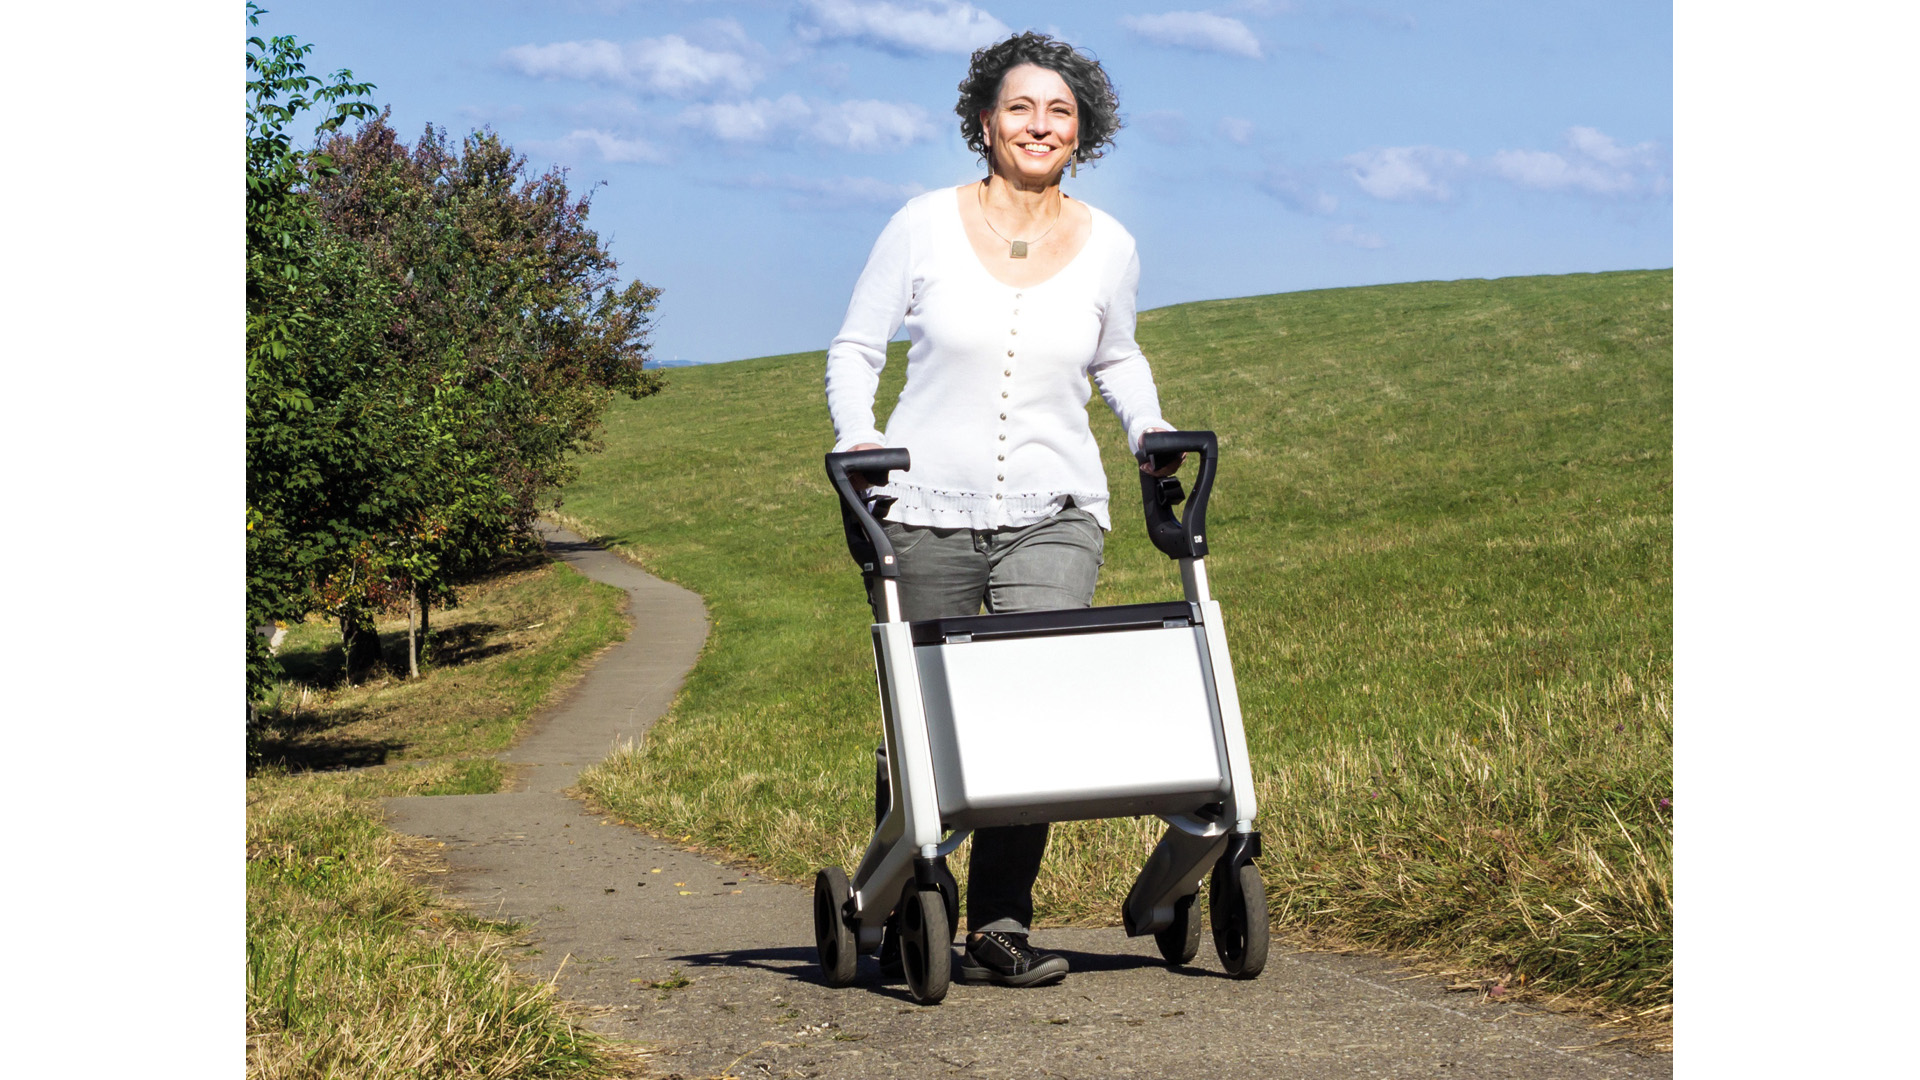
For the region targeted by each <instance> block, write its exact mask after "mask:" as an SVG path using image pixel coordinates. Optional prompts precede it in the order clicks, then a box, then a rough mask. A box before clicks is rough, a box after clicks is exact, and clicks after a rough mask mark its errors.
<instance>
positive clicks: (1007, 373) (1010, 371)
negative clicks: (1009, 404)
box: [1000, 368, 1013, 379]
mask: <svg viewBox="0 0 1920 1080" xmlns="http://www.w3.org/2000/svg"><path fill="white" fill-rule="evenodd" d="M1000 374H1002V375H1005V376H1006V377H1007V378H1009V379H1011V378H1013V369H1012V368H1008V369H1007V370H1005V371H1003V372H1001V373H1000Z"/></svg>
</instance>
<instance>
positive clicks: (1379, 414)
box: [566, 271, 1672, 1009]
mask: <svg viewBox="0 0 1920 1080" xmlns="http://www.w3.org/2000/svg"><path fill="white" fill-rule="evenodd" d="M1671 298H1672V274H1671V272H1670V271H1650V272H1628V273H1612V274H1598V275H1569V276H1561V277H1540V278H1514V279H1503V280H1497V281H1461V282H1442V283H1420V284H1410V285H1393V286H1380V287H1373V288H1364V289H1340V290H1327V291H1319V292H1308V293H1294V294H1287V295H1280V296H1265V297H1250V298H1245V299H1237V300H1223V301H1214V302H1207V303H1198V304H1186V305H1181V306H1178V307H1172V308H1164V309H1160V310H1156V311H1150V312H1146V313H1143V314H1142V316H1141V319H1140V340H1141V344H1142V345H1143V347H1144V348H1145V349H1146V352H1147V355H1148V356H1149V357H1150V358H1151V359H1152V361H1153V363H1154V369H1155V373H1156V376H1157V378H1158V381H1159V384H1160V388H1161V395H1162V402H1163V405H1164V411H1165V413H1166V415H1167V416H1168V417H1169V418H1171V419H1172V420H1173V421H1174V422H1175V423H1178V424H1180V425H1182V426H1184V427H1190V428H1212V429H1213V430H1215V431H1217V432H1218V433H1219V435H1220V442H1221V452H1222V460H1221V465H1220V475H1219V480H1218V483H1217V486H1216V488H1215V492H1214V496H1213V500H1212V504H1211V506H1210V510H1209V520H1208V532H1209V538H1208V539H1209V545H1210V547H1211V548H1212V551H1213V552H1214V554H1213V556H1212V558H1211V559H1210V566H1211V568H1212V579H1213V585H1214V590H1215V595H1216V596H1217V598H1218V599H1219V600H1220V602H1221V604H1222V605H1223V608H1224V610H1225V613H1226V618H1227V620H1228V623H1227V631H1228V635H1229V638H1230V640H1231V642H1232V645H1233V655H1234V661H1235V667H1236V671H1237V673H1238V676H1239V683H1240V693H1241V702H1242V706H1243V709H1244V711H1245V715H1246V718H1247V732H1248V740H1249V745H1250V749H1251V752H1252V754H1253V757H1254V763H1255V767H1254V775H1255V777H1256V782H1257V784H1258V786H1259V797H1260V809H1261V815H1260V817H1261V821H1260V823H1261V827H1262V829H1263V831H1264V832H1265V834H1266V837H1267V844H1266V855H1265V857H1264V859H1263V860H1262V869H1263V872H1264V874H1265V876H1266V879H1267V882H1268V886H1269V889H1270V891H1271V894H1272V895H1271V901H1272V907H1273V910H1274V912H1275V917H1276V920H1277V922H1278V923H1279V924H1280V925H1283V926H1287V927H1293V928H1297V929H1301V930H1311V931H1319V932H1325V933H1328V934H1330V935H1332V936H1333V937H1335V938H1337V939H1338V940H1342V941H1346V942H1352V943H1357V944H1362V945H1367V946H1374V947H1383V948H1392V949H1399V950H1411V951H1415V952H1418V953H1422V954H1425V955H1428V956H1431V957H1433V958H1435V959H1438V960H1440V961H1442V962H1445V963H1450V964H1460V965H1476V966H1492V967H1498V968H1504V969H1506V970H1509V971H1515V972H1519V973H1522V974H1524V975H1526V976H1527V978H1528V979H1529V980H1531V981H1532V982H1533V983H1534V984H1535V985H1538V986H1542V987H1546V988H1552V989H1557V990H1568V989H1571V990H1576V991H1578V992H1580V993H1581V994H1583V995H1585V996H1588V997H1591V998H1598V999H1600V1000H1603V1001H1608V1002H1612V1003H1614V1004H1616V1005H1619V1006H1625V1007H1632V1008H1635V1009H1644V1008H1647V1007H1655V1006H1659V1005H1662V1004H1664V1003H1669V1002H1670V1001H1671V993H1672V917H1671V911H1672V903H1671V879H1672V875H1671V861H1672V860H1671V826H1670V816H1669V815H1670V804H1667V805H1663V804H1662V802H1661V800H1663V799H1670V797H1671V795H1672V787H1671V773H1672V770H1671V759H1672V753H1671V730H1672V726H1671V721H1670V713H1669V702H1670V699H1671V686H1672V645H1671V640H1672V610H1671V603H1670V594H1671V588H1672V555H1671V534H1672V489H1671V482H1670V476H1671V468H1672V452H1671V430H1672V394H1671V382H1672V304H1671ZM892 355H893V362H892V363H891V364H890V365H889V367H888V371H887V373H886V376H885V378H884V379H883V381H882V388H881V392H880V395H879V401H878V403H877V404H878V411H880V412H881V413H882V414H883V415H884V413H885V411H886V410H887V408H889V407H890V406H891V404H892V402H893V400H894V398H895V396H896V395H897V392H898V389H899V387H900V385H901V381H902V377H903V368H904V347H903V346H900V345H895V346H894V347H893V350H892ZM821 362H822V359H821V354H818V353H811V354H801V355H793V356H782V357H768V358H765V359H760V360H751V361H743V362H739V363H734V364H727V365H724V366H718V367H710V368H692V369H686V370H684V371H680V372H676V373H675V376H674V382H673V385H672V386H671V388H670V389H669V390H668V391H667V392H666V393H665V394H662V395H660V396H659V397H657V398H650V399H648V400H646V401H642V402H638V403H633V404H623V405H622V406H620V407H618V408H616V410H615V411H614V412H613V414H612V416H611V417H610V419H609V423H608V431H607V439H606V443H607V450H606V452H605V453H604V454H602V455H600V456H598V457H594V458H590V459H587V460H585V461H583V462H582V474H581V478H580V480H579V482H578V483H577V484H575V485H574V486H573V487H572V488H571V489H570V490H569V491H568V493H567V504H566V511H567V512H568V513H569V514H571V515H573V516H574V517H575V518H576V519H577V520H579V521H580V522H581V523H582V524H583V525H584V527H585V528H586V529H587V530H588V531H590V532H592V533H595V534H599V535H602V536H604V537H606V538H607V539H609V540H610V541H612V542H613V543H615V544H616V545H618V546H619V547H620V548H622V549H624V550H626V551H628V552H629V553H631V554H633V555H634V556H636V557H637V558H639V559H640V560H641V561H642V562H643V563H644V564H645V565H647V566H648V567H649V568H650V569H652V570H654V571H656V572H658V573H660V574H662V575H663V576H665V577H667V578H669V579H671V580H674V581H677V582H679V583H681V584H684V585H687V586H689V587H691V588H693V589H696V590H697V591H699V592H700V593H701V594H702V595H703V596H704V597H705V598H706V600H707V604H708V607H709V609H710V612H711V615H712V620H713V636H712V638H711V639H710V642H709V645H708V648H707V651H706V653H705V655H704V656H703V658H702V660H701V662H700V664H699V665H698V666H697V667H696V668H695V670H694V672H693V674H692V676H691V677H690V678H689V680H688V682H687V686H686V690H685V692H684V693H683V695H682V697H681V698H680V700H679V702H678V703H677V704H676V706H675V708H674V710H673V712H672V714H671V715H670V716H669V718H668V719H666V720H665V721H663V722H662V723H661V724H659V725H658V726H657V727H656V728H655V729H654V732H653V734H652V735H650V736H649V740H648V743H647V744H646V746H645V747H644V748H643V749H641V750H640V751H638V752H634V753H629V754H625V755H622V756H619V757H616V758H615V759H613V760H611V761H610V762H608V763H607V764H605V765H604V766H602V767H600V768H598V769H596V770H593V771H591V772H590V773H589V774H588V775H587V777H586V778H585V783H586V785H587V786H588V787H589V789H590V790H591V791H592V792H593V794H594V795H595V796H596V797H598V798H599V799H601V800H602V801H604V802H605V803H607V804H608V805H609V806H611V807H612V808H614V809H615V810H617V811H618V812H620V813H621V814H623V815H625V816H627V817H630V818H632V819H633V820H636V821H639V822H642V823H644V824H646V825H648V826H649V827H652V828H656V829H659V830H661V831H663V832H667V833H670V834H671V835H675V836H679V835H683V834H688V833H691V834H693V836H694V837H695V838H696V840H697V842H698V843H700V844H703V845H708V846H712V847H716V848H721V849H725V850H727V851H730V852H733V853H735V854H738V855H741V856H746V857H750V858H753V859H755V860H757V861H759V862H760V863H762V864H763V865H764V866H766V867H767V868H768V869H769V870H770V871H772V872H774V873H776V874H779V875H782V876H785V877H788V878H792V879H795V880H804V879H805V878H806V877H807V876H808V875H810V873H811V871H812V869H813V868H814V867H816V866H818V865H820V864H822V863H827V862H839V863H842V864H851V863H852V862H853V861H855V860H856V859H857V853H858V851H859V849H860V847H861V846H862V844H863V843H864V841H865V837H866V834H867V830H868V828H869V826H870V823H871V803H870V798H871V795H870V790H869V788H870V784H871V771H870V770H871V757H870V755H871V752H872V748H873V746H874V745H875V743H876V742H877V741H878V738H879V734H878V705H877V702H876V700H875V690H874V685H873V672H872V660H871V656H870V653H869V651H868V648H867V645H866V640H865V635H864V633H863V628H864V626H865V624H866V623H867V621H868V619H869V616H868V615H867V612H866V608H865V605H864V603H863V599H862V594H861V589H860V583H859V577H858V574H857V572H856V571H855V569H854V567H853V566H852V564H851V561H850V560H849V559H848V557H847V555H846V552H845V548H844V546H843V544H842V541H841V539H840V534H839V517H838V514H837V511H836V510H835V506H834V500H833V496H832V494H831V492H830V490H829V488H828V487H827V484H826V480H825V477H824V476H823V474H822V471H821V466H820V455H821V454H822V453H823V452H824V451H825V450H826V449H827V448H828V446H829V444H830V434H829V433H830V425H829V422H828V419H827V415H826V408H825V404H824V401H823V399H822V394H821V385H820V383H821ZM1093 427H1094V431H1095V433H1096V435H1097V436H1098V437H1099V438H1100V441H1101V446H1102V453H1103V456H1104V458H1105V460H1106V463H1107V471H1108V478H1109V485H1110V487H1111V489H1112V491H1113V493H1114V514H1113V516H1114V523H1115V526H1116V528H1115V531H1114V532H1113V533H1111V534H1110V535H1109V538H1108V548H1107V565H1106V568H1105V570H1104V572H1103V574H1102V578H1101V585H1100V590H1099V593H1098V595H1097V596H1096V600H1095V602H1096V603H1099V604H1119V603H1130V602H1139V601H1147V600H1155V599H1166V598H1172V597H1177V596H1178V595H1179V582H1178V577H1177V573H1176V570H1175V567H1174V564H1172V563H1171V562H1170V561H1168V560H1167V559H1165V558H1164V557H1162V556H1161V555H1159V554H1158V553H1157V552H1155V551H1154V550H1153V549H1152V548H1151V547H1150V546H1149V545H1148V544H1147V542H1146V539H1145V537H1144V530H1143V529H1142V528H1141V523H1140V517H1139V509H1138V501H1137V499H1138V495H1137V492H1138V483H1137V480H1136V479H1135V478H1134V473H1133V464H1132V461H1131V459H1130V458H1129V457H1128V456H1127V454H1126V453H1125V451H1124V447H1123V446H1122V444H1121V440H1120V438H1119V432H1118V430H1117V427H1118V425H1117V424H1115V423H1114V422H1113V420H1112V419H1111V417H1109V416H1108V415H1106V414H1105V411H1104V409H1101V408H1099V407H1098V406H1096V407H1095V416H1094V425H1093ZM1156 831H1157V828H1156V823H1153V822H1151V821H1148V822H1139V821H1113V822H1096V823H1083V824H1073V825H1064V826H1060V827H1058V828H1056V830H1055V841H1054V844H1053V847H1052V849H1051V851H1050V854H1049V857H1048V863H1047V867H1046V869H1045V871H1044V872H1043V876H1042V878H1041V882H1040V885H1039V888H1038V890H1037V897H1036V898H1037V901H1038V903H1039V905H1040V909H1041V912H1042V915H1043V918H1044V919H1048V920H1052V921H1072V922H1101V923H1111V922H1115V921H1117V916H1118V905H1119V901H1120V898H1121V897H1122V896H1123V895H1124V893H1125V890H1126V888H1127V885H1128V884H1129V882H1130V879H1131V874H1132V873H1133V871H1134V869H1135V868H1136V867H1137V865H1138V863H1139V861H1140V859H1141V858H1142V857H1143V856H1144V854H1145V852H1146V850H1147V849H1148V847H1149V846H1150V844H1151V840H1152V837H1153V835H1154V834H1155V833H1156Z"/></svg>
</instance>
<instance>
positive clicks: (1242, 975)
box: [1207, 861, 1267, 979]
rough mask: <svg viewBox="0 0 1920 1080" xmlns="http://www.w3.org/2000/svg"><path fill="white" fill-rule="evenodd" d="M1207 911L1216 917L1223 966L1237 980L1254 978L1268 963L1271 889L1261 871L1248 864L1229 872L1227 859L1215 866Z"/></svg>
mask: <svg viewBox="0 0 1920 1080" xmlns="http://www.w3.org/2000/svg"><path fill="white" fill-rule="evenodd" d="M1207 914H1208V915H1210V916H1211V917H1212V920H1213V949H1214V951H1215V952H1217V953H1219V954H1220V965H1221V966H1222V967H1224V968H1226V969H1227V974H1229V975H1231V976H1233V977H1234V978H1236V979H1251V978H1254V977H1255V976H1257V975H1259V974H1260V972H1261V970H1262V969H1263V968H1265V967H1266V966H1267V889H1266V886H1265V885H1263V884H1261V881H1260V871H1259V870H1258V869H1257V868H1256V867H1255V866H1254V865H1253V864H1252V863H1247V864H1246V865H1244V866H1242V867H1240V869H1239V870H1238V871H1233V872H1229V871H1228V869H1227V865H1226V863H1225V862H1224V861H1223V862H1222V863H1220V864H1219V865H1217V866H1215V867H1214V868H1213V882H1212V895H1211V896H1210V897H1208V900H1207Z"/></svg>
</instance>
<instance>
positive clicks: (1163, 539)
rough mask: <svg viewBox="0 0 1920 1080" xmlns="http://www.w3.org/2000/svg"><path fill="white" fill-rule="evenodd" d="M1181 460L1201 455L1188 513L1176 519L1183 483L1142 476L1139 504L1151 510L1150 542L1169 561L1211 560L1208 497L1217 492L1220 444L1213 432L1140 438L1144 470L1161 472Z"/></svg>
mask: <svg viewBox="0 0 1920 1080" xmlns="http://www.w3.org/2000/svg"><path fill="white" fill-rule="evenodd" d="M1181 454H1198V455H1200V475H1199V476H1198V477H1197V478H1195V480H1194V481H1193V490H1192V491H1191V492H1187V493H1185V495H1186V504H1187V509H1186V512H1185V513H1184V514H1182V515H1180V516H1178V517H1176V516H1174V510H1173V508H1174V507H1175V506H1177V505H1179V504H1180V501H1181V495H1182V494H1183V493H1182V492H1181V490H1180V483H1179V481H1177V480H1175V479H1173V478H1172V477H1170V476H1169V477H1157V476H1148V475H1147V474H1146V473H1144V472H1143V473H1141V474H1140V495H1141V501H1142V502H1143V503H1145V505H1146V510H1147V539H1149V540H1152V541H1153V546H1154V547H1157V548H1159V549H1160V550H1161V551H1162V552H1164V553H1165V554H1166V556H1167V557H1168V558H1170V559H1204V558H1206V556H1207V496H1208V495H1209V494H1210V493H1212V491H1213V471H1214V467H1215V466H1216V465H1217V464H1218V463H1219V460H1220V441H1219V440H1218V439H1217V438H1215V437H1214V434H1213V432H1211V431H1149V432H1147V433H1146V434H1145V435H1143V436H1141V438H1140V453H1139V454H1138V455H1137V456H1138V457H1139V459H1140V461H1141V462H1142V463H1143V464H1146V465H1148V466H1149V467H1150V468H1154V469H1160V468H1164V467H1165V466H1167V465H1170V464H1172V463H1173V462H1174V460H1175V459H1176V458H1178V457H1179V456H1180V455H1181Z"/></svg>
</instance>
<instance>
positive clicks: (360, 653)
mask: <svg viewBox="0 0 1920 1080" xmlns="http://www.w3.org/2000/svg"><path fill="white" fill-rule="evenodd" d="M340 640H341V644H342V645H343V646H344V647H345V649H346V654H347V683H348V685H358V684H360V683H362V682H365V681H366V680H367V678H368V676H370V675H372V674H373V673H374V672H376V671H378V670H380V668H381V667H382V666H384V658H383V657H382V656H381V655H380V631H378V630H375V629H374V628H373V621H372V620H371V619H367V618H366V617H365V616H364V615H362V614H361V613H360V612H359V611H356V610H352V609H349V610H348V611H347V613H346V614H344V615H342V616H341V617H340Z"/></svg>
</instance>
